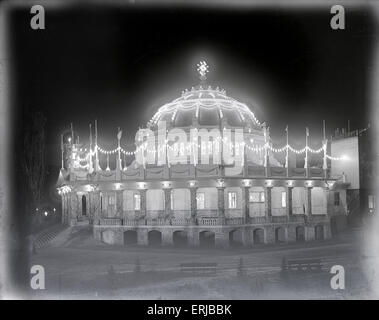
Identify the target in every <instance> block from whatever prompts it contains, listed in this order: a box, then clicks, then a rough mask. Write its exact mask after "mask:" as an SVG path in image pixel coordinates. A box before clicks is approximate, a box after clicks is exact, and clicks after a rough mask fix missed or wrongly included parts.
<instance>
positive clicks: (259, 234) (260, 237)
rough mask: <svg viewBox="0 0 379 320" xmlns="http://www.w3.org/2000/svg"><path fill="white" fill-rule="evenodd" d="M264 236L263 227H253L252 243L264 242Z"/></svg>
mask: <svg viewBox="0 0 379 320" xmlns="http://www.w3.org/2000/svg"><path fill="white" fill-rule="evenodd" d="M264 237H265V232H264V230H263V229H255V230H254V231H253V243H254V244H263V243H264V242H265V240H264Z"/></svg>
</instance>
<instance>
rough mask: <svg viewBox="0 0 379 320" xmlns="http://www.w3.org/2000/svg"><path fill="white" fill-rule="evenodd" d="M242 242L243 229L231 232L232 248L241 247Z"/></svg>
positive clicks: (230, 243) (230, 241) (230, 242)
mask: <svg viewBox="0 0 379 320" xmlns="http://www.w3.org/2000/svg"><path fill="white" fill-rule="evenodd" d="M242 244H243V241H242V229H236V230H232V231H230V232H229V245H230V246H231V247H241V246H242Z"/></svg>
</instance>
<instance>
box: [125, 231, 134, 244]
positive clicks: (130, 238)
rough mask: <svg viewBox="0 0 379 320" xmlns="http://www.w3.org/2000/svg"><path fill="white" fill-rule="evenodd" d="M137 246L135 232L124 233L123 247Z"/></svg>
mask: <svg viewBox="0 0 379 320" xmlns="http://www.w3.org/2000/svg"><path fill="white" fill-rule="evenodd" d="M134 244H137V231H135V230H128V231H125V232H124V245H126V246H130V245H134Z"/></svg>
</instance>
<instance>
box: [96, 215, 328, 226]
mask: <svg viewBox="0 0 379 320" xmlns="http://www.w3.org/2000/svg"><path fill="white" fill-rule="evenodd" d="M328 221H329V216H328V215H310V216H307V215H304V214H295V215H291V216H286V215H282V216H259V217H249V218H247V220H246V218H245V217H235V218H219V217H216V216H212V217H206V216H203V217H197V218H196V220H195V221H194V222H193V221H192V220H191V219H189V218H155V219H118V218H103V219H100V220H99V225H101V226H128V227H138V226H190V225H192V224H195V225H198V226H223V225H224V226H242V225H245V224H248V225H255V224H270V223H281V224H285V223H299V224H303V223H307V222H311V223H326V222H328Z"/></svg>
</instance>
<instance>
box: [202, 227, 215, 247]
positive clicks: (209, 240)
mask: <svg viewBox="0 0 379 320" xmlns="http://www.w3.org/2000/svg"><path fill="white" fill-rule="evenodd" d="M215 243H216V241H215V233H214V232H211V231H202V232H200V233H199V244H200V247H207V248H209V247H214V246H215Z"/></svg>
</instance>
